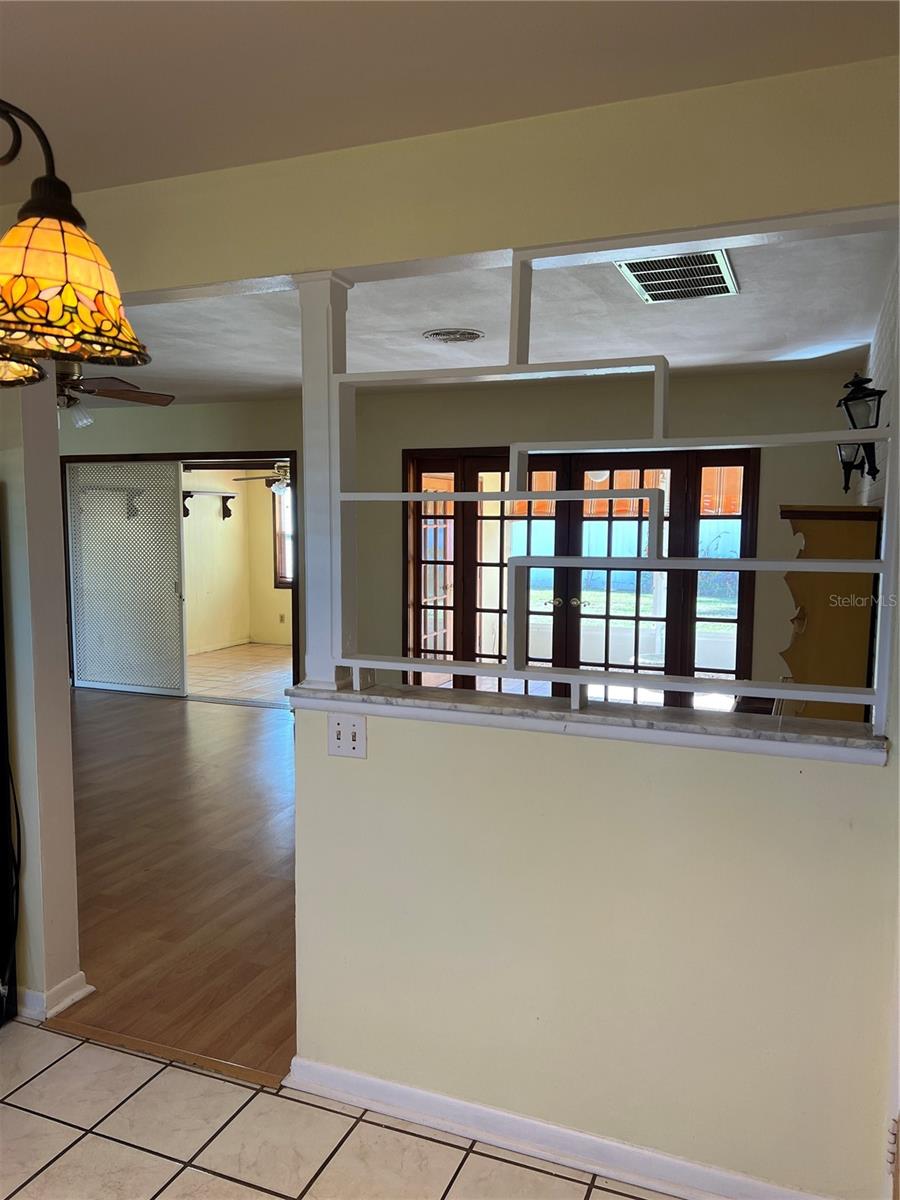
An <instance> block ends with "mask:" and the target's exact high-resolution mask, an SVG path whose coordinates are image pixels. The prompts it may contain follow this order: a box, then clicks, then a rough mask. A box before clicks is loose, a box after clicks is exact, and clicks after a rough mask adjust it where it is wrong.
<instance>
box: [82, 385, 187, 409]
mask: <svg viewBox="0 0 900 1200" xmlns="http://www.w3.org/2000/svg"><path fill="white" fill-rule="evenodd" d="M94 395H97V396H105V397H106V398H107V399H109V400H130V401H131V403H132V404H155V405H156V406H157V407H159V408H164V407H165V406H166V405H167V404H171V403H172V401H173V400H174V399H175V397H174V396H167V395H166V394H165V393H164V392H144V391H142V390H141V389H140V388H135V390H134V391H131V390H129V391H127V392H122V391H119V390H118V389H113V388H103V389H102V390H98V391H97V392H95V393H94Z"/></svg>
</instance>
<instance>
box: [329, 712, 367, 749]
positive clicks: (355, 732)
mask: <svg viewBox="0 0 900 1200" xmlns="http://www.w3.org/2000/svg"><path fill="white" fill-rule="evenodd" d="M328 753H329V754H332V755H336V756H337V757H338V758H365V757H366V718H365V717H350V716H347V717H342V716H341V715H340V713H329V714H328Z"/></svg>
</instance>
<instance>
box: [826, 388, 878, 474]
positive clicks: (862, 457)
mask: <svg viewBox="0 0 900 1200" xmlns="http://www.w3.org/2000/svg"><path fill="white" fill-rule="evenodd" d="M871 382H872V380H871V379H867V378H865V377H864V376H862V375H860V374H859V372H857V371H855V372H854V373H853V378H852V379H851V380H850V381H849V382H848V383H845V384H844V387H845V389H846V390H847V395H846V396H842V397H841V399H840V400H838V402H837V406H838V408H842V409H843V410H844V415H845V416H846V418H847V424H848V425H849V427H850V428H851V429H877V428H878V425H879V422H880V420H881V400H882V397H883V396H884V390H883V389H882V388H873V387H869V384H870V383H871ZM837 452H838V459H839V460H840V464H841V468H842V470H843V472H844V491H845V492H849V491H850V476H851V475H852V474H853V473H854V471H858V472H859V476H860V479H861V478H862V477H863V475H868V476H869V478H870V479H877V478H878V466H877V464H876V462H875V443H874V442H842V443H840V444H839V445H838V448H837Z"/></svg>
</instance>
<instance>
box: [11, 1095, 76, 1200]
mask: <svg viewBox="0 0 900 1200" xmlns="http://www.w3.org/2000/svg"><path fill="white" fill-rule="evenodd" d="M26 1111H27V1110H26ZM87 1135H88V1134H87V1130H86V1129H85V1130H83V1131H82V1134H81V1136H80V1137H77V1138H75V1140H74V1141H73V1142H70V1143H69V1145H68V1146H65V1147H63V1149H62V1150H60V1152H59V1154H54V1155H53V1157H52V1158H51V1159H49V1161H48V1162H45V1163H44V1165H43V1166H42V1167H39V1168H38V1169H37V1170H36V1171H35V1172H34V1173H33V1174H32V1175H29V1176H28V1178H27V1179H25V1180H24V1181H23V1182H22V1183H20V1184H19V1186H18V1187H17V1188H13V1190H12V1191H11V1192H8V1193H7V1195H6V1197H5V1200H12V1198H13V1196H17V1195H18V1194H19V1192H21V1190H22V1189H23V1188H26V1187H28V1185H29V1183H32V1182H33V1181H34V1180H35V1179H37V1177H38V1175H41V1174H43V1172H44V1171H46V1170H47V1169H48V1167H52V1166H53V1164H54V1163H55V1162H59V1160H60V1159H61V1158H62V1156H63V1155H64V1154H68V1153H69V1151H70V1150H74V1149H75V1147H76V1146H79V1145H80V1144H81V1143H82V1142H83V1141H84V1140H85V1138H86V1137H87Z"/></svg>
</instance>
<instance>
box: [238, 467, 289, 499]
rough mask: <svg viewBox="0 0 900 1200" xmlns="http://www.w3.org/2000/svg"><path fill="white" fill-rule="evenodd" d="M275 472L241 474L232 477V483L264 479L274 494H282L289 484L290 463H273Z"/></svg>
mask: <svg viewBox="0 0 900 1200" xmlns="http://www.w3.org/2000/svg"><path fill="white" fill-rule="evenodd" d="M274 469H275V474H274V475H272V474H269V475H242V476H240V477H235V478H234V479H232V481H231V482H232V483H250V482H252V481H253V480H256V479H262V480H265V484H266V487H270V488H271V489H272V491H273V492H274V493H275V495H276V496H283V495H284V493H285V492H286V491H287V490H288V488H289V487H290V486H291V464H290V463H287V462H277V463H275V468H274Z"/></svg>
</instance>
